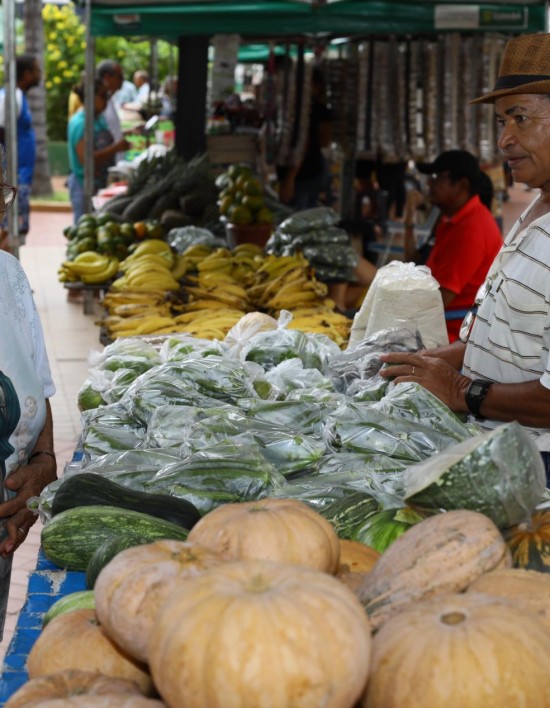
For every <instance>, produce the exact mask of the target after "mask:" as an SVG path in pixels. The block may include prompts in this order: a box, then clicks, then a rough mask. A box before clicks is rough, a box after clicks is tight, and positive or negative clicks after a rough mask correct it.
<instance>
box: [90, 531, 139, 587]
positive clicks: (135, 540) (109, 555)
mask: <svg viewBox="0 0 550 708" xmlns="http://www.w3.org/2000/svg"><path fill="white" fill-rule="evenodd" d="M145 543H149V541H148V540H147V539H146V538H144V537H143V536H136V535H135V534H133V533H124V534H122V536H114V537H111V538H108V539H106V540H105V541H103V543H102V544H100V545H99V546H98V547H97V548H96V550H95V551H94V553H93V554H92V557H91V558H90V562H89V563H88V566H87V568H86V587H87V588H89V590H93V588H94V585H95V581H96V580H97V576H98V575H99V573H100V571H101V570H102V569H103V568H104V567H105V566H106V565H107V563H109V561H111V560H113V558H114V557H115V556H116V555H118V554H119V553H120V551H125V550H126V549H127V548H133V546H141V545H142V544H145Z"/></svg>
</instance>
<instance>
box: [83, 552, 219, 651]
mask: <svg viewBox="0 0 550 708" xmlns="http://www.w3.org/2000/svg"><path fill="white" fill-rule="evenodd" d="M221 562H223V559H222V558H221V557H220V555H219V554H218V553H216V551H213V550H211V549H209V548H204V547H202V546H200V545H198V544H196V543H189V542H186V541H173V540H168V539H166V540H164V539H163V540H161V541H155V542H154V543H149V544H146V545H144V546H134V547H133V548H128V549H126V550H124V551H121V552H120V553H118V554H117V555H116V556H115V557H114V558H113V560H111V561H110V562H109V563H107V565H106V566H105V567H104V568H103V569H102V570H101V572H100V573H99V575H98V577H97V580H96V584H95V586H94V594H95V601H96V613H97V616H98V617H99V620H100V622H101V624H102V625H103V628H104V630H105V632H106V633H107V634H108V636H109V637H110V638H111V639H112V640H113V641H115V642H116V643H117V644H118V645H119V646H120V647H121V648H122V649H123V650H124V651H126V652H127V653H128V654H129V655H130V656H132V657H134V658H135V659H137V660H138V661H143V662H146V661H147V660H148V656H149V652H148V643H149V636H150V634H151V628H152V626H153V624H154V622H155V618H156V615H157V612H158V609H159V607H160V606H161V604H162V602H163V601H164V600H165V599H166V597H167V596H168V595H169V593H170V591H171V590H172V588H173V587H174V584H175V583H176V582H177V581H178V580H179V579H180V578H186V577H188V576H193V575H198V574H199V573H200V572H201V571H202V570H204V569H205V568H208V567H210V566H212V565H214V564H216V563H221Z"/></svg>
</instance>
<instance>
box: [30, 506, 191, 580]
mask: <svg viewBox="0 0 550 708" xmlns="http://www.w3.org/2000/svg"><path fill="white" fill-rule="evenodd" d="M125 532H129V533H131V534H135V535H136V536H140V537H142V538H143V539H146V541H144V543H145V542H152V541H156V540H157V539H160V538H172V539H175V540H178V541H185V539H186V538H187V534H188V531H187V529H184V528H183V527H182V526H177V525H176V524H172V523H171V522H169V521H164V520H163V519H159V518H157V517H155V516H151V515H149V514H142V513H141V512H139V511H131V510H129V509H119V508H118V507H114V506H78V507H75V508H74V509H67V510H66V511H62V512H61V513H59V514H57V515H56V516H53V517H52V518H51V519H50V520H49V521H47V522H46V523H45V524H44V528H43V529H42V534H41V537H40V539H41V543H42V550H43V552H44V555H45V556H46V558H47V559H48V560H50V561H52V563H55V564H56V565H57V566H59V567H60V568H66V569H67V570H82V571H85V570H86V568H87V566H88V563H89V562H90V559H91V557H92V555H93V554H94V551H95V550H96V549H97V548H98V546H100V545H101V544H102V543H103V542H104V541H106V540H107V539H109V538H112V537H114V536H120V535H121V534H122V533H125Z"/></svg>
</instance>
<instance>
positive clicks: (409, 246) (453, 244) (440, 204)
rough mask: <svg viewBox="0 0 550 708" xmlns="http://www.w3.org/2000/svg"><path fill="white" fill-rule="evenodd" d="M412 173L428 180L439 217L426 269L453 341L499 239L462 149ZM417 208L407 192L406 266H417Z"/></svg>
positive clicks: (479, 180) (477, 173)
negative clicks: (411, 263) (438, 294)
mask: <svg viewBox="0 0 550 708" xmlns="http://www.w3.org/2000/svg"><path fill="white" fill-rule="evenodd" d="M417 168H418V170H419V172H421V173H422V174H425V175H428V199H429V201H430V203H431V204H432V206H435V207H437V208H439V210H440V211H441V214H442V217H441V218H440V220H439V222H438V224H437V226H436V229H435V242H434V245H433V248H432V249H431V251H430V254H429V256H428V258H427V260H426V265H427V266H428V268H430V270H431V273H432V275H433V277H434V278H435V279H436V280H437V282H438V283H439V286H440V290H441V297H442V298H443V306H444V308H445V315H446V322H447V333H448V335H449V341H450V342H454V341H455V340H456V339H458V335H459V331H460V325H461V321H462V319H463V318H464V316H465V314H466V312H467V311H468V310H469V308H471V307H472V305H473V304H474V299H475V296H476V292H477V291H478V289H479V287H480V286H481V284H482V283H483V281H484V280H485V277H486V275H487V272H488V270H489V267H490V265H491V263H492V262H493V260H494V258H495V256H496V255H497V253H498V252H499V250H500V248H501V246H502V236H501V233H500V230H499V228H498V225H497V223H496V221H495V219H494V217H493V215H492V214H491V212H490V211H489V209H488V208H487V207H486V206H485V205H484V204H483V203H482V201H481V198H480V192H481V190H482V186H483V177H482V174H483V173H482V171H481V168H480V166H479V162H478V160H477V158H476V157H474V156H473V155H472V154H471V153H469V152H467V151H466V150H447V151H446V152H442V153H441V154H440V155H439V156H438V157H437V158H436V159H435V160H434V162H431V163H419V164H418V165H417ZM417 205H418V193H417V192H415V191H410V192H409V193H408V195H407V202H406V206H405V215H404V216H405V222H404V226H405V260H406V261H415V262H418V260H419V255H420V254H419V252H418V250H417V247H416V242H415V239H414V227H415V221H416V206H417Z"/></svg>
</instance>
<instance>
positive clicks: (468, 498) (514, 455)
mask: <svg viewBox="0 0 550 708" xmlns="http://www.w3.org/2000/svg"><path fill="white" fill-rule="evenodd" d="M403 484H404V495H405V499H406V500H407V503H409V504H410V505H412V506H413V508H419V509H422V510H426V511H431V512H438V511H441V510H443V511H450V510H452V509H470V510H472V511H479V512H481V513H482V514H485V516H488V517H489V518H490V519H492V520H493V521H494V523H495V524H496V525H497V526H498V527H499V528H506V527H509V526H514V525H516V524H519V523H522V522H526V521H529V519H530V518H531V515H532V513H533V511H534V510H535V508H536V506H537V504H539V502H540V501H541V500H542V498H543V495H544V491H545V487H546V472H545V468H544V464H543V462H542V457H541V455H540V452H539V451H538V449H537V447H536V445H535V443H534V441H533V440H532V439H531V438H530V437H529V435H528V433H527V432H526V430H525V429H524V428H523V427H522V426H521V425H519V423H516V422H515V421H514V422H512V423H504V424H502V425H500V426H498V427H497V428H495V430H492V431H490V432H488V433H483V434H480V435H477V436H474V437H471V438H469V439H467V440H464V441H463V442H460V443H457V444H455V445H453V446H451V447H449V448H448V449H447V450H445V452H443V453H442V454H440V455H436V456H434V457H432V458H431V459H428V460H426V461H425V462H423V463H422V464H419V465H413V466H411V467H409V468H408V469H407V470H405V473H404V477H403Z"/></svg>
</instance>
